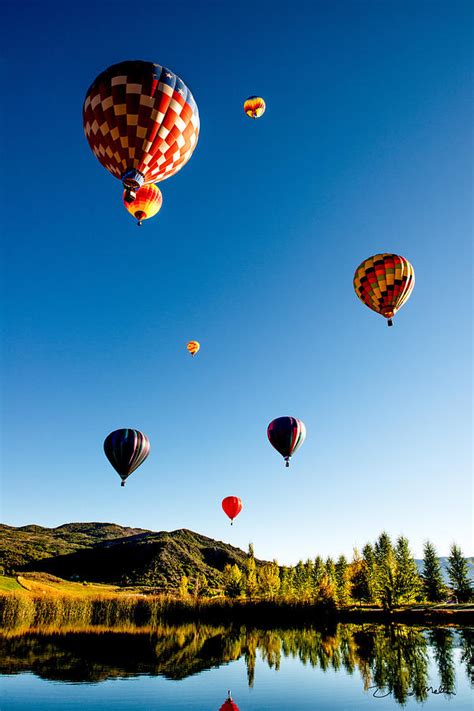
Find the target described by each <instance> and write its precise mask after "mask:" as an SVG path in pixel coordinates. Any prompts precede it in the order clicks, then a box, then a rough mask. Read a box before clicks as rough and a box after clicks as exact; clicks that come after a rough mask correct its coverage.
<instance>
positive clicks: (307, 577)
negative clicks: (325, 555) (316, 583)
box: [302, 558, 314, 600]
mask: <svg viewBox="0 0 474 711" xmlns="http://www.w3.org/2000/svg"><path fill="white" fill-rule="evenodd" d="M313 579H314V563H313V561H312V560H311V559H310V558H308V560H307V561H306V563H305V564H304V580H303V590H302V597H303V599H305V600H308V599H309V598H311V597H312V594H313Z"/></svg>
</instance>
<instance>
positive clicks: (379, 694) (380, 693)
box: [367, 685, 456, 699]
mask: <svg viewBox="0 0 474 711" xmlns="http://www.w3.org/2000/svg"><path fill="white" fill-rule="evenodd" d="M372 689H374V693H373V694H372V696H373V697H374V699H384V698H385V697H386V696H391V695H392V692H391V691H385V687H380V686H369V688H368V689H367V690H368V691H371V690H372ZM429 693H431V694H434V695H438V694H445V695H446V696H456V692H455V691H450V690H449V689H447V688H446V687H444V686H442V685H441V686H438V688H437V689H433V687H432V686H422V687H421V688H420V689H417V690H416V692H415V691H407V692H406V696H415V695H419V694H429Z"/></svg>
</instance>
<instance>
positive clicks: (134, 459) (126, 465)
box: [104, 428, 150, 486]
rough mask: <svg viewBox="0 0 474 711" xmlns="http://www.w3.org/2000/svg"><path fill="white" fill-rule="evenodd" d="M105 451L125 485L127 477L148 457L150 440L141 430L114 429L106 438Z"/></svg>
mask: <svg viewBox="0 0 474 711" xmlns="http://www.w3.org/2000/svg"><path fill="white" fill-rule="evenodd" d="M104 452H105V456H106V457H107V459H108V460H109V462H110V463H111V465H112V466H113V468H114V469H115V471H116V472H117V473H118V474H119V476H120V478H121V479H122V486H125V481H126V479H127V478H128V477H129V476H130V474H131V473H132V472H134V471H135V469H137V468H138V467H139V466H140V464H143V462H144V461H145V459H146V458H147V457H148V455H149V453H150V440H149V439H148V437H147V436H146V435H145V434H143V432H140V431H139V430H132V429H130V428H126V429H121V430H114V431H113V432H111V433H110V434H109V435H107V437H106V438H105V441H104Z"/></svg>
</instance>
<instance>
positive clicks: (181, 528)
mask: <svg viewBox="0 0 474 711" xmlns="http://www.w3.org/2000/svg"><path fill="white" fill-rule="evenodd" d="M74 524H89V525H90V524H99V525H106V526H107V525H109V526H118V527H119V528H124V529H127V528H129V529H130V528H131V529H137V530H138V529H140V530H142V531H145V532H147V533H176V532H177V531H189V532H190V533H196V534H198V535H199V536H204V537H205V538H209V539H210V540H215V541H220V542H221V543H225V544H226V545H229V546H234V547H235V548H239V549H240V550H243V551H246V550H247V548H248V544H247V546H244V547H242V546H240V545H237V544H235V543H234V542H232V541H225V540H221V539H218V538H215V537H214V536H210V535H208V534H206V533H203V532H202V531H195V530H193V529H192V528H187V527H185V526H179V527H178V528H173V529H152V528H144V527H143V526H132V525H127V524H122V523H117V522H116V521H65V522H64V523H60V524H58V525H57V526H46V525H44V524H41V523H31V522H30V523H23V524H18V525H16V524H10V523H6V522H5V521H0V525H4V526H11V527H12V528H23V527H25V526H39V527H40V528H46V529H50V530H52V529H56V528H61V527H62V526H70V525H74ZM234 525H237V524H234ZM381 533H382V531H379V532H378V533H377V534H376V535H375V536H374V538H373V539H371V540H368V541H365V542H364V544H363V545H365V543H371V544H373V543H375V541H376V540H377V538H378V537H379V535H380V534H381ZM389 535H390V538H391V540H392V543H394V542H395V541H396V539H397V538H398V537H399V535H400V536H401V535H403V534H398V535H394V536H392V535H391V534H390V533H389ZM426 540H431V539H430V538H429V537H428V538H427V539H426ZM408 542H409V543H410V539H408ZM248 543H249V544H250V543H252V541H249V542H248ZM452 543H456V544H457V541H456V539H453V541H452ZM450 545H451V544H450ZM355 547H356V546H353V547H352V548H351V551H353V550H354V548H355ZM361 548H362V546H361ZM361 548H358V550H359V553H361V552H362V550H361ZM461 549H462V546H461ZM410 550H411V552H412V555H413V557H414V558H415V560H423V551H421V552H420V554H417V552H416V551H415V550H414V549H413V548H412V546H411V543H410ZM462 552H463V554H464V557H465V558H466V559H471V558H474V552H473V554H472V555H469V554H466V552H465V551H464V550H463V551H462ZM437 553H438V558H449V551H448V553H446V554H444V555H443V554H442V553H440V552H439V551H438V550H437ZM318 555H319V556H321V557H322V558H323V559H325V558H327V557H328V556H329V557H331V558H333V559H337V558H338V557H339V555H345V556H346V558H347V559H348V560H349V561H350V560H351V559H352V552H351V554H350V555H348V554H346V553H344V551H339V552H337V553H333V554H330V553H328V554H321V552H319V551H315V553H314V554H313V555H312V556H309V558H311V559H314V558H315V557H316V556H318ZM255 556H256V558H258V559H260V560H276V561H277V562H278V564H279V565H296V564H297V563H298V562H299V561H300V560H303V561H305V560H306V559H307V558H308V556H306V557H300V558H296V559H294V560H291V561H290V560H288V561H281V560H280V559H279V558H278V556H270V557H268V556H261V555H259V554H258V551H255Z"/></svg>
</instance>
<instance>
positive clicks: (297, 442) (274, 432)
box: [267, 417, 306, 467]
mask: <svg viewBox="0 0 474 711" xmlns="http://www.w3.org/2000/svg"><path fill="white" fill-rule="evenodd" d="M267 436H268V439H269V441H270V444H271V445H272V446H273V447H275V449H276V450H277V452H280V454H281V455H282V457H284V459H285V461H286V466H287V467H288V466H289V464H290V458H291V457H292V456H293V454H294V453H295V452H296V450H297V449H298V448H299V447H301V445H302V444H303V442H304V440H305V437H306V427H305V425H304V423H303V422H302V421H301V420H298V419H297V418H296V417H277V418H276V420H272V421H271V422H270V424H269V425H268V428H267Z"/></svg>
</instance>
